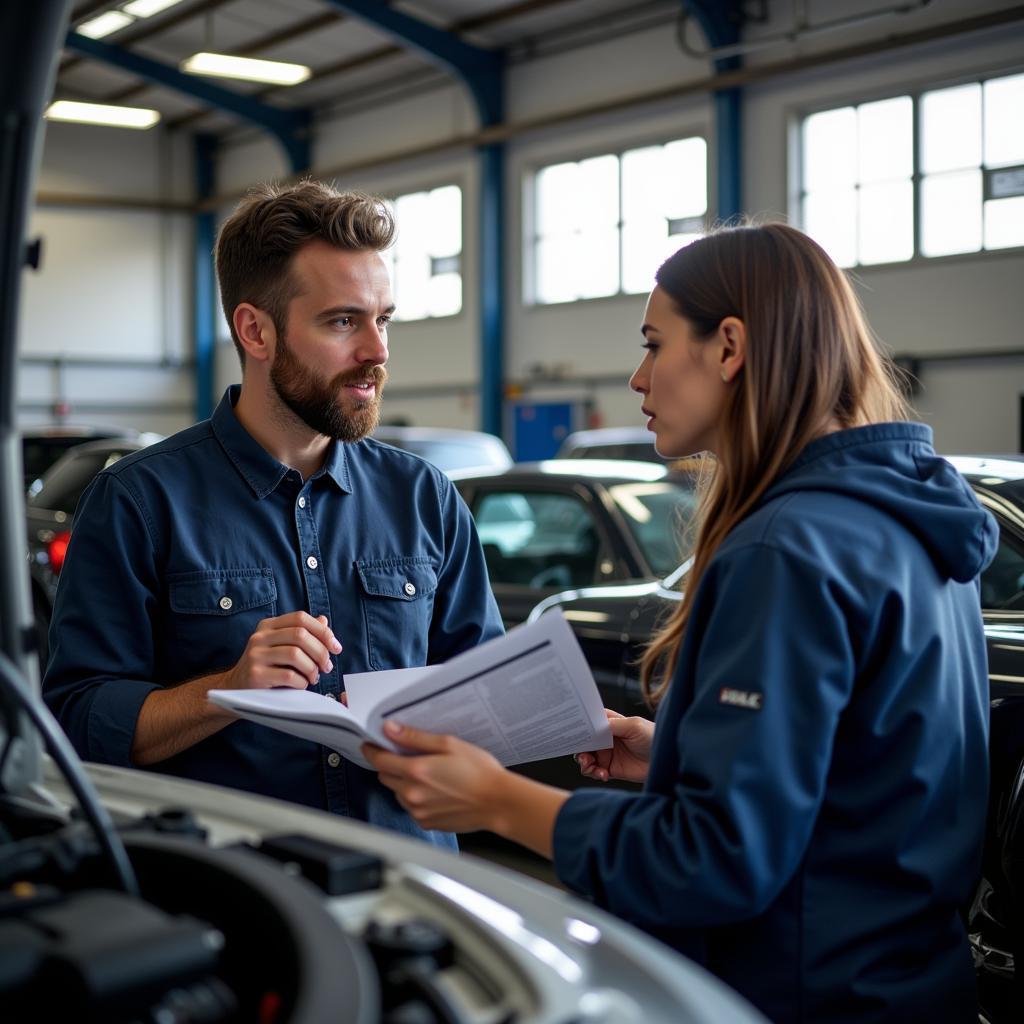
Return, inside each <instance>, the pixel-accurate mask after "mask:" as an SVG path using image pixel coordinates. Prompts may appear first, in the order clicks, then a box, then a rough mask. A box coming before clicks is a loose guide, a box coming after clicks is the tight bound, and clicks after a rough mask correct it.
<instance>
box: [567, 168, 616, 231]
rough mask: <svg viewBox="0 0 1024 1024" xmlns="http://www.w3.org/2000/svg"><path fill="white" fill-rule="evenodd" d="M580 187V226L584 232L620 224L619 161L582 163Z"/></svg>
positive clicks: (578, 223) (578, 181)
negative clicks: (587, 228)
mask: <svg viewBox="0 0 1024 1024" xmlns="http://www.w3.org/2000/svg"><path fill="white" fill-rule="evenodd" d="M579 166H580V173H579V179H578V180H577V183H576V201H577V203H578V204H579V205H578V211H579V212H578V214H577V225H578V226H579V227H581V228H585V227H597V226H598V225H603V226H608V227H611V226H616V225H618V223H619V160H618V157H616V156H598V157H594V158H593V159H591V160H581V161H580V165H579Z"/></svg>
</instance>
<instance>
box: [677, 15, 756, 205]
mask: <svg viewBox="0 0 1024 1024" xmlns="http://www.w3.org/2000/svg"><path fill="white" fill-rule="evenodd" d="M683 5H684V6H685V7H688V8H689V10H690V12H691V13H692V14H693V16H694V17H695V18H696V19H697V21H698V23H699V24H700V27H701V29H702V30H703V32H704V36H705V38H706V39H707V41H708V46H709V47H711V48H712V49H714V48H715V47H719V46H731V45H733V44H734V43H738V42H739V38H740V27H741V25H742V23H743V12H742V4H741V3H739V2H738V0H727V2H725V3H722V2H720V0H683ZM741 63H742V61H741V59H740V58H739V57H728V58H726V59H725V60H716V61H715V70H716V71H730V70H733V69H734V68H738V67H739V66H740V65H741ZM714 95H715V183H716V189H715V191H716V194H717V200H718V203H717V207H718V208H717V216H718V219H719V220H722V221H725V220H729V219H730V218H733V217H737V216H739V215H740V214H741V213H743V93H742V90H741V89H740V88H739V87H737V86H734V87H733V88H731V89H719V90H718V91H717V92H715V94H714Z"/></svg>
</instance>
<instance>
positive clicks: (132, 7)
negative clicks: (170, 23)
mask: <svg viewBox="0 0 1024 1024" xmlns="http://www.w3.org/2000/svg"><path fill="white" fill-rule="evenodd" d="M180 3H181V0H131V3H127V4H122V5H121V10H122V11H124V12H125V13H126V14H130V15H132V17H135V18H151V17H152V16H153V15H154V14H159V13H160V12H161V11H166V10H167V8H168V7H174V6H175V5H176V4H180Z"/></svg>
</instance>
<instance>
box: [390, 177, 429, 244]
mask: <svg viewBox="0 0 1024 1024" xmlns="http://www.w3.org/2000/svg"><path fill="white" fill-rule="evenodd" d="M430 214H431V209H430V196H429V194H428V193H426V192H413V193H411V194H410V195H406V196H399V197H398V198H397V199H396V200H395V224H396V226H397V235H398V240H397V242H396V243H395V248H396V249H397V250H398V256H399V258H401V257H402V255H403V254H404V253H407V252H423V253H425V252H426V251H427V246H428V245H429V244H430V235H431V231H432V225H431V219H430Z"/></svg>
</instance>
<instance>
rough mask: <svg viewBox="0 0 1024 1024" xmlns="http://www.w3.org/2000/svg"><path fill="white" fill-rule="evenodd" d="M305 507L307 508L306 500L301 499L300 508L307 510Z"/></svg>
mask: <svg viewBox="0 0 1024 1024" xmlns="http://www.w3.org/2000/svg"><path fill="white" fill-rule="evenodd" d="M305 507H306V499H305V498H299V508H305Z"/></svg>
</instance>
